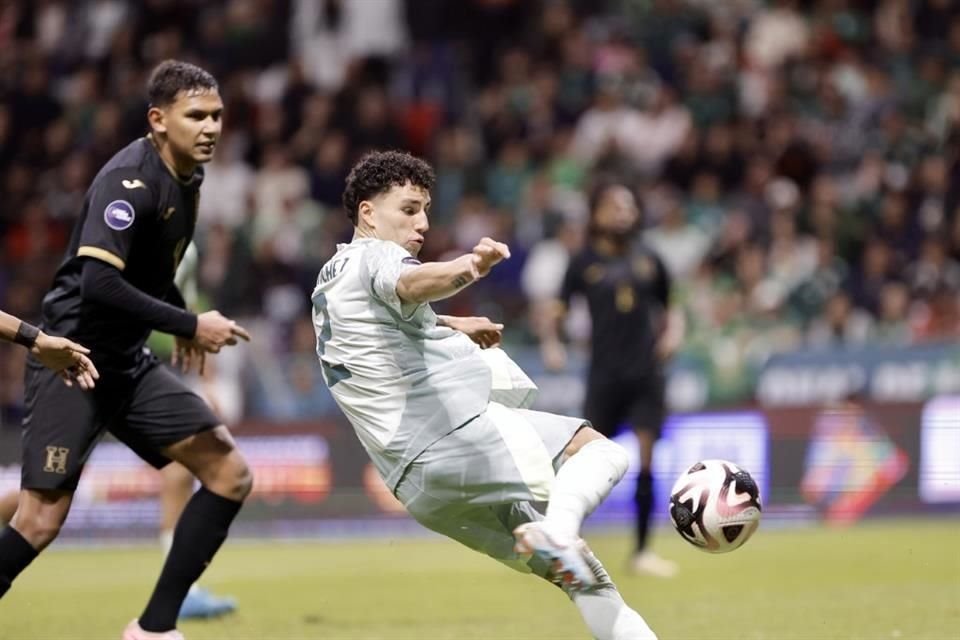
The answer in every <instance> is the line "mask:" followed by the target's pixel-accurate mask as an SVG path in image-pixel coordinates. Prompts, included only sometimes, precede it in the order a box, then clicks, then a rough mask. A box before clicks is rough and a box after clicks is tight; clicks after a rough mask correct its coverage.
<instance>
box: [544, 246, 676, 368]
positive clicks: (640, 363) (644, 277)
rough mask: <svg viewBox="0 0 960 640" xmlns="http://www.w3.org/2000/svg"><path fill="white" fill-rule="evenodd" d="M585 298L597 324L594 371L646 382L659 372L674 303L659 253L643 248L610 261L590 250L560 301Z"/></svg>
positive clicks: (575, 262) (570, 274)
mask: <svg viewBox="0 0 960 640" xmlns="http://www.w3.org/2000/svg"><path fill="white" fill-rule="evenodd" d="M575 294H582V295H584V296H585V297H586V300H587V306H588V307H589V309H590V316H591V319H592V322H593V329H592V332H591V336H592V337H591V347H592V357H591V369H592V370H593V371H594V372H596V373H599V372H604V371H605V372H609V373H611V374H616V375H627V376H643V375H645V374H649V373H650V370H651V369H653V368H656V367H658V366H659V363H658V361H657V357H656V353H655V348H656V343H657V339H658V337H659V335H660V329H661V327H662V323H663V322H665V320H666V318H665V312H666V309H667V304H668V300H669V297H670V279H669V276H668V275H667V271H666V269H665V268H664V266H663V263H662V262H661V261H660V259H659V258H658V257H657V255H656V254H655V253H653V252H652V251H650V250H649V249H647V248H644V247H638V248H634V249H633V250H632V251H630V252H628V253H627V254H625V255H620V256H611V255H606V254H605V253H602V252H600V251H597V250H596V248H594V247H593V246H591V247H588V248H587V249H585V250H584V251H583V252H581V253H580V254H579V255H577V256H575V257H574V258H573V259H572V260H571V261H570V265H569V267H568V268H567V273H566V276H565V277H564V280H563V288H562V291H561V299H562V300H563V302H564V303H566V304H567V305H569V303H570V299H571V297H572V296H573V295H575Z"/></svg>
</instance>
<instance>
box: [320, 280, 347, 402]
mask: <svg viewBox="0 0 960 640" xmlns="http://www.w3.org/2000/svg"><path fill="white" fill-rule="evenodd" d="M313 304H314V308H315V309H316V310H317V315H319V316H320V333H319V334H318V335H317V355H319V356H320V365H321V366H322V367H323V377H324V379H325V380H326V381H327V386H328V387H332V386H333V385H335V384H337V383H338V382H340V381H341V380H346V379H347V378H349V377H350V371H348V370H347V368H346V367H345V366H343V365H342V364H334V365H331V364H329V363H327V361H326V360H324V359H323V354H324V352H326V350H327V342H329V341H330V338H332V337H333V328H332V327H331V326H330V312H329V311H327V294H325V293H318V294H317V295H315V296H314V297H313Z"/></svg>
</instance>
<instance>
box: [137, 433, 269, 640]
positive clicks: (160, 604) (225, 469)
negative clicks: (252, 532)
mask: <svg viewBox="0 0 960 640" xmlns="http://www.w3.org/2000/svg"><path fill="white" fill-rule="evenodd" d="M163 453H164V455H166V456H167V457H169V458H170V459H172V460H175V461H177V462H180V463H181V464H183V465H184V466H185V467H187V469H189V470H190V471H191V473H193V474H194V475H195V476H196V477H197V479H199V480H200V484H201V487H200V489H199V490H197V492H196V493H194V494H193V497H192V498H190V501H189V502H188V503H187V506H186V507H185V508H184V510H183V514H182V515H181V516H180V519H179V521H178V522H177V526H176V529H175V531H174V535H173V544H172V546H171V549H170V554H169V555H168V556H167V561H166V563H164V566H163V570H162V572H161V573H160V578H159V579H158V580H157V584H156V587H155V588H154V591H153V595H152V596H151V597H150V601H149V602H148V603H147V606H146V608H145V609H144V611H143V614H142V615H141V616H140V618H139V628H142V629H143V630H145V631H148V632H164V631H168V630H171V629H173V628H174V627H175V626H176V620H177V614H178V613H179V610H180V606H181V604H182V603H183V600H184V598H185V597H186V595H187V591H188V590H189V589H190V585H192V584H193V583H194V582H196V581H197V579H198V578H199V577H200V575H201V574H202V573H203V571H204V569H205V568H206V567H207V565H208V564H210V561H211V560H212V559H213V556H214V555H215V554H216V553H217V550H219V548H220V546H221V545H222V544H223V541H224V540H226V537H227V531H228V530H229V528H230V524H231V523H232V522H233V519H234V518H235V517H236V515H237V513H238V512H239V511H240V507H241V505H242V503H243V500H244V499H245V498H246V497H247V495H249V493H250V489H251V488H252V486H253V479H252V475H251V473H250V469H249V467H248V466H247V463H246V461H245V460H244V459H243V456H242V455H241V454H240V452H239V451H238V450H237V448H236V446H235V444H234V442H233V438H232V437H231V436H230V432H229V431H228V430H227V428H226V427H224V426H222V425H221V426H218V427H216V428H214V429H211V430H209V431H203V432H200V433H197V434H195V435H192V436H190V437H188V438H185V439H184V440H181V441H180V442H177V443H175V444H173V445H171V446H169V447H166V448H165V449H164V451H163ZM132 624H133V623H132ZM131 637H134V636H131Z"/></svg>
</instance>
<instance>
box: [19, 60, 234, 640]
mask: <svg viewBox="0 0 960 640" xmlns="http://www.w3.org/2000/svg"><path fill="white" fill-rule="evenodd" d="M147 91H148V96H149V102H150V107H149V110H148V112H147V118H148V121H149V124H150V128H151V133H150V134H149V135H148V136H145V137H143V138H139V139H137V140H135V141H134V142H132V143H131V144H129V145H128V146H127V147H125V148H124V149H122V150H121V151H119V152H118V153H117V154H116V155H114V156H113V158H111V160H110V161H109V162H108V163H107V164H106V165H105V166H104V167H103V168H102V169H101V170H100V172H99V173H98V174H97V176H96V177H95V178H94V180H93V184H92V185H91V186H90V189H89V190H88V192H87V195H86V198H85V200H84V206H83V210H82V211H81V214H80V221H79V223H78V224H77V226H76V227H75V229H74V233H73V236H72V238H71V241H70V245H69V247H68V250H67V255H66V257H65V259H64V261H63V263H62V264H61V266H60V268H59V270H58V271H57V274H56V277H55V279H54V283H53V287H52V288H51V290H50V292H49V293H48V294H47V295H46V296H45V297H44V300H43V307H42V315H43V326H44V329H45V330H49V331H51V332H54V333H60V334H64V335H67V336H70V337H71V338H75V339H77V340H78V341H80V342H82V343H83V344H86V345H87V346H89V347H90V349H91V354H92V356H93V359H94V360H95V361H96V362H97V363H98V368H99V369H100V373H101V378H100V380H99V383H98V384H97V387H96V389H95V390H94V391H93V392H92V393H85V392H83V391H82V390H80V389H76V388H68V387H66V386H64V385H62V384H57V382H58V380H57V379H56V374H55V373H53V372H51V371H49V370H47V369H44V368H42V367H41V366H40V365H39V363H38V362H37V361H36V360H35V359H30V360H28V362H27V373H26V381H25V387H26V402H25V407H26V414H25V416H24V429H23V438H22V442H23V450H22V454H21V455H22V481H21V492H20V498H19V506H18V509H17V513H16V515H15V516H14V518H13V520H12V521H11V523H10V524H9V525H8V526H7V527H6V528H5V529H3V531H2V532H0V596H2V595H3V594H4V593H6V591H7V590H8V589H9V588H10V585H11V583H12V582H13V580H14V579H15V578H16V577H17V576H18V575H19V574H20V573H21V572H22V571H23V570H24V569H25V568H26V567H27V565H29V564H30V562H32V561H33V559H34V558H35V557H36V556H37V554H38V553H39V552H40V551H42V550H43V549H44V548H46V547H47V545H49V544H50V543H51V542H52V541H53V539H54V538H55V537H56V536H57V534H58V533H59V531H60V527H61V526H62V524H63V522H64V520H66V517H67V513H68V511H69V509H70V503H71V500H72V497H73V492H74V491H75V490H76V487H77V483H78V481H79V479H80V474H81V472H82V470H83V465H84V463H85V462H86V459H87V457H88V456H89V454H90V451H91V449H92V448H93V446H95V444H96V442H97V441H98V440H99V438H100V436H101V435H102V434H103V432H104V431H107V430H109V431H110V432H111V433H113V434H114V435H115V436H116V437H117V438H118V439H119V440H121V441H122V442H124V443H125V444H126V445H127V446H129V447H130V448H131V449H132V450H133V451H134V452H136V453H137V454H138V455H139V456H141V457H142V458H144V459H145V460H146V461H147V462H149V463H150V464H152V465H154V466H155V467H157V468H160V467H163V466H164V465H166V464H167V463H168V462H170V461H171V460H175V461H177V462H180V463H182V464H183V465H184V466H186V467H187V468H188V469H190V471H191V473H193V474H194V475H195V476H196V477H197V478H198V479H199V480H200V483H201V487H200V489H199V490H198V491H197V492H196V493H195V494H194V495H193V497H192V498H191V499H190V502H189V504H187V506H186V508H185V509H184V510H183V514H182V515H181V517H180V520H179V522H178V523H177V527H176V532H175V534H174V538H173V544H172V547H171V550H170V553H169V555H168V556H167V560H166V562H165V564H164V567H163V570H162V571H161V574H160V577H159V579H158V581H157V584H156V587H155V589H154V591H153V594H152V596H151V597H150V600H149V602H148V603H147V606H146V608H145V609H144V611H143V613H142V614H141V615H140V617H139V619H135V620H133V621H131V622H130V624H129V625H128V626H127V628H126V629H125V630H124V632H123V638H124V640H151V639H159V640H177V639H180V638H182V637H183V636H182V635H181V634H180V633H179V632H178V631H176V628H175V627H176V620H177V615H178V613H179V611H180V607H181V605H182V603H183V600H184V598H185V597H186V595H187V592H188V590H189V589H190V586H191V585H192V584H193V583H194V582H195V581H196V580H197V579H198V578H199V577H200V575H201V574H202V573H203V571H204V569H205V568H206V567H207V566H208V565H209V564H210V562H211V560H212V559H213V556H214V554H216V552H217V550H218V549H219V548H220V546H221V545H222V544H223V541H224V540H225V539H226V536H227V532H228V529H229V527H230V524H231V523H232V522H233V519H234V518H235V517H236V515H237V513H238V512H239V510H240V507H241V505H242V503H243V500H244V498H246V496H247V495H248V494H249V492H250V487H251V485H252V479H251V474H250V470H249V467H248V466H247V463H246V461H245V460H244V459H243V456H242V455H241V454H240V452H239V451H237V449H236V447H235V445H234V442H233V439H232V437H231V436H230V432H229V431H228V430H227V428H226V427H225V426H223V425H222V424H220V420H219V418H217V416H216V415H214V413H213V412H212V411H211V410H210V408H209V407H208V406H207V404H206V403H205V402H204V401H203V400H202V399H201V398H200V397H199V396H198V395H196V394H195V393H193V392H192V391H190V389H188V388H187V386H186V385H185V384H184V383H183V382H182V381H181V380H179V379H178V378H177V377H176V376H175V375H174V374H173V373H172V372H170V371H169V369H167V368H166V367H164V366H163V365H162V364H161V363H160V362H159V360H158V359H157V358H156V356H154V355H153V354H152V353H151V352H150V351H149V350H148V349H145V348H144V345H145V343H146V340H147V337H148V336H149V334H150V332H151V330H158V331H162V332H165V333H170V334H172V335H174V336H176V347H175V351H174V356H175V358H176V360H177V361H179V362H181V363H184V365H185V367H186V368H187V369H189V368H190V367H192V366H196V367H198V368H199V369H200V371H201V372H202V371H203V365H204V360H205V358H206V355H207V354H208V353H217V352H218V351H219V350H220V349H221V348H223V347H224V346H227V345H233V344H236V342H237V340H238V338H242V339H249V335H248V334H247V332H246V331H245V330H244V329H243V328H242V327H240V326H239V325H238V324H237V323H236V322H234V321H232V320H230V319H228V318H225V317H223V316H222V315H221V314H220V313H218V312H216V311H208V312H206V313H202V314H200V315H195V314H193V313H190V312H189V311H187V310H186V309H185V303H184V300H183V297H182V296H181V295H180V292H179V290H178V289H177V288H176V286H175V285H174V283H173V278H174V274H175V272H176V269H177V266H178V265H179V263H180V260H181V258H182V256H183V252H184V250H185V249H186V247H187V245H188V244H189V243H190V240H191V238H192V236H193V231H194V226H195V224H196V215H197V202H198V199H199V188H200V183H201V181H202V180H203V169H202V167H201V165H202V164H203V163H205V162H208V161H209V160H210V159H211V158H212V157H213V152H214V149H215V147H216V143H217V140H218V139H219V136H220V130H221V126H222V114H223V102H222V100H221V99H220V94H219V91H218V87H217V83H216V81H215V80H214V78H213V77H212V76H211V75H210V74H209V73H207V72H206V71H204V70H202V69H200V68H198V67H196V66H194V65H191V64H187V63H184V62H179V61H173V60H168V61H166V62H163V63H161V64H160V65H158V66H157V67H156V68H155V69H154V70H153V72H152V73H151V75H150V80H149V83H148V88H147Z"/></svg>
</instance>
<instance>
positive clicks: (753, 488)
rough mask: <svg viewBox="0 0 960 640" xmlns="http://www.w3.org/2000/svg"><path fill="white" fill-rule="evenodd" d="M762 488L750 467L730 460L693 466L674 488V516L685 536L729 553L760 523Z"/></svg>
mask: <svg viewBox="0 0 960 640" xmlns="http://www.w3.org/2000/svg"><path fill="white" fill-rule="evenodd" d="M760 511H761V507H760V490H759V489H758V488H757V483H756V482H754V480H753V478H752V477H751V476H750V474H749V473H747V471H745V470H744V469H741V468H740V467H738V466H737V465H735V464H734V463H732V462H728V461H726V460H703V461H701V462H698V463H696V464H695V465H693V466H692V467H690V468H689V469H688V470H687V471H686V472H685V473H683V474H682V475H681V476H680V477H679V478H678V479H677V481H676V483H674V485H673V490H672V491H670V519H671V520H672V521H673V526H674V527H675V528H676V530H677V533H679V534H680V535H681V536H682V537H683V539H684V540H686V541H687V542H689V543H690V544H692V545H693V546H695V547H697V548H698V549H700V550H702V551H706V552H708V553H727V552H728V551H733V550H734V549H737V548H738V547H740V546H741V545H742V544H743V543H744V542H746V541H747V540H749V539H750V536H752V535H753V532H754V531H756V530H757V527H758V526H759V525H760Z"/></svg>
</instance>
